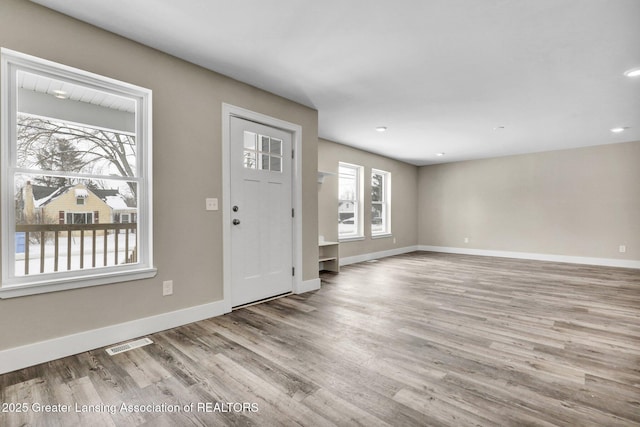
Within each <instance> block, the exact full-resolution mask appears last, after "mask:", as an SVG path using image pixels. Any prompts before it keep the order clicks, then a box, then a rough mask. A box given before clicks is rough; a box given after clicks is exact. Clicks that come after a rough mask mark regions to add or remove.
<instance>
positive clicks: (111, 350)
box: [107, 338, 153, 356]
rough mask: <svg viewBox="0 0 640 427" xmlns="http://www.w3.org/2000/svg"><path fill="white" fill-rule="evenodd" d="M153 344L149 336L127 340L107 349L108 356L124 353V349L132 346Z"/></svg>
mask: <svg viewBox="0 0 640 427" xmlns="http://www.w3.org/2000/svg"><path fill="white" fill-rule="evenodd" d="M149 344H153V341H151V340H150V339H149V338H141V339H139V340H135V341H131V342H127V343H124V344H120V345H117V346H115V347H111V348H108V349H107V353H108V354H109V356H113V355H114V354H120V353H124V352H125V351H129V350H133V349H134V348H138V347H144V346H145V345H149Z"/></svg>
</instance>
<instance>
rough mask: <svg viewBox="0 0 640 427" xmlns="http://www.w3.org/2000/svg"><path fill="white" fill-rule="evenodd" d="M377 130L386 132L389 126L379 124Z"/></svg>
mask: <svg viewBox="0 0 640 427" xmlns="http://www.w3.org/2000/svg"><path fill="white" fill-rule="evenodd" d="M376 130H377V131H378V132H386V130H387V127H386V126H378V127H377V128H376Z"/></svg>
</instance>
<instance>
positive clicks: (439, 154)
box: [436, 153, 444, 157]
mask: <svg viewBox="0 0 640 427" xmlns="http://www.w3.org/2000/svg"><path fill="white" fill-rule="evenodd" d="M436 156H438V157H442V156H444V153H436Z"/></svg>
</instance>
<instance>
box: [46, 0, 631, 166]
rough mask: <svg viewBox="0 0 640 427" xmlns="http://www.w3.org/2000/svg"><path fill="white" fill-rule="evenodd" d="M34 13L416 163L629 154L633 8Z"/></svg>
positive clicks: (64, 5)
mask: <svg viewBox="0 0 640 427" xmlns="http://www.w3.org/2000/svg"><path fill="white" fill-rule="evenodd" d="M34 1H35V2H36V3H40V4H42V5H45V6H47V7H50V8H52V9H55V10H58V11H60V12H62V13H65V14H67V15H71V16H73V17H76V18H78V19H80V20H82V21H86V22H89V23H91V24H94V25H96V26H98V27H102V28H105V29H107V30H109V31H112V32H114V33H117V34H121V35H123V36H125V37H128V38H130V39H133V40H136V41H138V42H140V43H143V44H145V45H148V46H152V47H154V48H157V49H159V50H162V51H165V52H168V53H170V54H172V55H175V56H177V57H180V58H183V59H185V60H187V61H190V62H193V63H196V64H199V65H201V66H204V67H206V68H209V69H212V70H215V71H217V72H219V73H222V74H225V75H227V76H231V77H233V78H235V79H237V80H240V81H243V82H246V83H249V84H251V85H254V86H257V87H259V88H262V89H265V90H268V91H270V92H273V93H276V94H278V95H281V96H283V97H286V98H289V99H292V100H294V101H297V102H299V103H302V104H304V105H307V106H309V107H313V108H315V109H317V110H318V112H319V120H320V123H319V126H320V128H319V129H320V130H319V133H320V137H322V138H326V139H329V140H333V141H336V142H340V143H343V144H347V145H351V146H354V147H358V148H363V149H365V150H369V151H372V152H376V153H380V154H383V155H386V156H389V157H393V158H397V159H400V160H404V161H407V162H410V163H413V164H417V165H425V164H433V163H441V162H451V161H457V160H468V159H477V158H484V157H495V156H504V155H509V154H517V153H527V152H536V151H547V150H557V149H563V148H573V147H580V146H589V145H600V144H608V143H617V142H624V141H637V140H640V77H637V78H635V79H631V78H628V77H625V76H624V75H623V72H624V71H626V70H628V69H630V68H635V67H640V1H638V0H395V1H390V0H322V1H303V0H238V1H231V0H227V1H223V0H181V1H172V0H135V1H131V0H109V1H104V0H34ZM377 126H386V127H387V128H388V130H387V132H384V133H378V132H376V131H375V128H376V127H377ZM499 126H504V129H502V130H494V128H496V127H499ZM618 126H622V127H629V129H627V130H626V131H625V132H622V133H620V134H614V133H611V132H610V131H609V129H610V128H613V127H618ZM438 152H444V153H445V155H444V156H442V157H437V156H436V155H435V154H436V153H438Z"/></svg>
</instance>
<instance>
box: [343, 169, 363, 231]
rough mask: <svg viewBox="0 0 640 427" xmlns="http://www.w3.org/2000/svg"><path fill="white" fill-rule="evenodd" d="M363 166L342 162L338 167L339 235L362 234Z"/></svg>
mask: <svg viewBox="0 0 640 427" xmlns="http://www.w3.org/2000/svg"><path fill="white" fill-rule="evenodd" d="M361 175H362V167H361V166H357V165H351V164H348V163H340V164H339V167H338V236H339V237H340V238H341V239H348V238H357V237H361V236H362V216H361V212H362V208H361V203H362V183H361Z"/></svg>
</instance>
